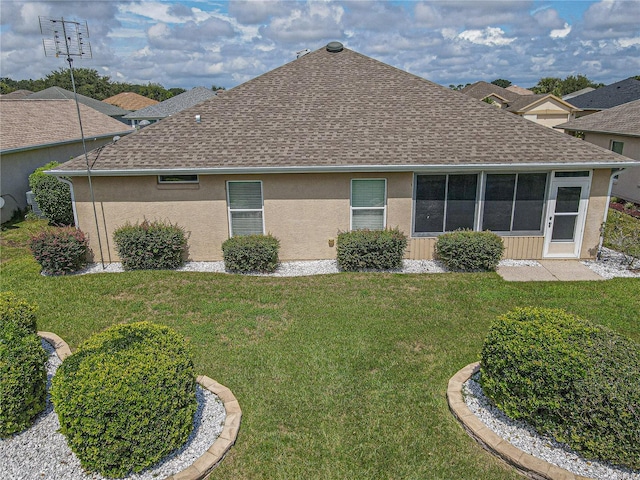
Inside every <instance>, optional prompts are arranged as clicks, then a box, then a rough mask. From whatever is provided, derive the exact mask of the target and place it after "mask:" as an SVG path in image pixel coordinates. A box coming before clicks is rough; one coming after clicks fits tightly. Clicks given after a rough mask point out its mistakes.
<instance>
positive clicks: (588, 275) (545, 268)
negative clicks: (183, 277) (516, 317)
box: [497, 260, 604, 282]
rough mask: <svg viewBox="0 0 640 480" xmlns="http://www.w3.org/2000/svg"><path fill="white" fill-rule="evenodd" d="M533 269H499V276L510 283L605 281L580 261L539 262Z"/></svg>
mask: <svg viewBox="0 0 640 480" xmlns="http://www.w3.org/2000/svg"><path fill="white" fill-rule="evenodd" d="M538 263H539V264H540V265H538V266H532V267H498V270H497V272H498V274H499V275H500V276H501V277H502V278H504V279H505V280H506V281H508V282H554V281H564V282H568V281H585V280H604V278H603V277H601V276H600V275H598V274H597V273H595V272H594V271H593V270H591V269H590V268H589V267H587V266H586V265H583V264H582V263H580V262H579V261H578V260H538Z"/></svg>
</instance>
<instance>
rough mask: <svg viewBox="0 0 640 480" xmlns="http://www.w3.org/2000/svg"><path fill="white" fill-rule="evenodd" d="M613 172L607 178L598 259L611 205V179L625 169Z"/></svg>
mask: <svg viewBox="0 0 640 480" xmlns="http://www.w3.org/2000/svg"><path fill="white" fill-rule="evenodd" d="M614 170H615V171H614V172H611V176H610V177H609V190H608V191H607V205H606V207H605V209H604V217H603V218H602V226H601V227H600V241H599V242H598V253H597V255H598V258H600V255H601V252H602V245H603V243H604V227H605V225H606V224H607V216H608V215H609V204H610V203H611V192H612V190H613V179H614V178H615V177H616V175H620V174H621V173H623V172H624V171H625V170H627V169H626V168H619V169H614Z"/></svg>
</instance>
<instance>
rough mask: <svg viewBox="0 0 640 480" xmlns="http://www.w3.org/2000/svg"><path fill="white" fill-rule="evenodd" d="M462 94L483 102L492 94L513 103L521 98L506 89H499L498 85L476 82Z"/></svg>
mask: <svg viewBox="0 0 640 480" xmlns="http://www.w3.org/2000/svg"><path fill="white" fill-rule="evenodd" d="M460 92H461V93H464V94H465V95H469V96H470V97H473V98H477V99H478V100H482V99H484V98H486V97H488V96H489V95H491V94H494V95H498V96H499V97H501V98H504V99H506V100H508V101H509V102H512V101H514V100H516V99H518V98H519V97H520V95H519V94H518V93H516V92H514V91H511V90H508V89H506V88H502V87H499V86H498V85H494V84H493V83H488V82H476V83H472V84H471V85H467V86H466V87H464V88H463V89H462V90H460Z"/></svg>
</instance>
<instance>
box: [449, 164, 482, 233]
mask: <svg viewBox="0 0 640 480" xmlns="http://www.w3.org/2000/svg"><path fill="white" fill-rule="evenodd" d="M477 183H478V176H477V175H449V185H448V192H447V216H446V222H445V231H447V232H450V231H453V230H458V229H459V228H470V229H473V221H474V219H475V214H476V191H477Z"/></svg>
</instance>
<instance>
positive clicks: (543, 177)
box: [512, 173, 547, 231]
mask: <svg viewBox="0 0 640 480" xmlns="http://www.w3.org/2000/svg"><path fill="white" fill-rule="evenodd" d="M546 188H547V174H546V173H521V174H519V175H518V185H517V189H516V205H515V208H514V212H513V227H512V229H513V231H539V230H541V229H542V213H543V212H544V204H545V196H544V194H545V191H546Z"/></svg>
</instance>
